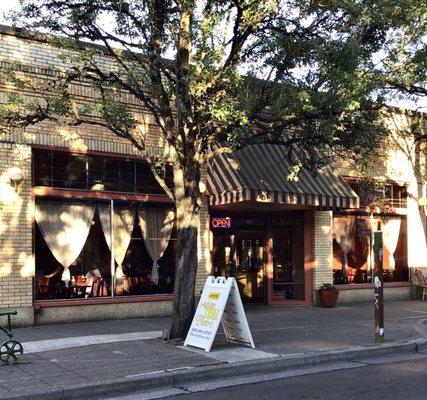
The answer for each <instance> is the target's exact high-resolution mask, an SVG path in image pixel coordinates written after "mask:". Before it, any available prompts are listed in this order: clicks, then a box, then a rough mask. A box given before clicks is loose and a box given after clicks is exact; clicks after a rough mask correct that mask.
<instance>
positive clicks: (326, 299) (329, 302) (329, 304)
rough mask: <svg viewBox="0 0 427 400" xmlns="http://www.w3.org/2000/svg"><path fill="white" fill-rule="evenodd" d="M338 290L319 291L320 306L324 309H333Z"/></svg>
mask: <svg viewBox="0 0 427 400" xmlns="http://www.w3.org/2000/svg"><path fill="white" fill-rule="evenodd" d="M338 293H339V290H338V289H335V290H319V301H320V305H321V306H322V307H325V308H334V307H335V305H336V304H337V300H338Z"/></svg>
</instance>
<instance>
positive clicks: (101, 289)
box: [90, 277, 108, 297]
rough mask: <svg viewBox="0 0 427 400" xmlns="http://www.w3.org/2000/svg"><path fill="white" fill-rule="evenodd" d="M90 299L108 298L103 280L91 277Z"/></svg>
mask: <svg viewBox="0 0 427 400" xmlns="http://www.w3.org/2000/svg"><path fill="white" fill-rule="evenodd" d="M90 296H91V297H102V296H104V297H105V296H108V293H107V285H106V283H105V281H104V279H103V278H96V277H93V283H92V290H91V294H90Z"/></svg>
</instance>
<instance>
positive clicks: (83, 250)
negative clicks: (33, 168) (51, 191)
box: [35, 201, 111, 300]
mask: <svg viewBox="0 0 427 400" xmlns="http://www.w3.org/2000/svg"><path fill="white" fill-rule="evenodd" d="M82 211H83V214H84V215H83V216H82ZM36 215H37V216H36V221H37V223H36V225H35V259H36V300H45V299H69V298H89V297H106V296H110V295H111V268H110V264H111V262H110V260H111V253H110V250H109V247H108V245H107V243H106V241H105V237H104V234H103V230H102V226H101V221H100V218H99V213H98V210H97V208H96V205H95V204H94V203H84V202H79V203H74V202H73V203H71V202H69V203H64V202H62V201H49V202H38V203H37V213H36ZM55 221H57V222H58V223H55ZM76 235H82V236H83V238H77V237H76ZM73 237H74V238H73ZM79 239H81V240H79ZM67 240H68V241H70V243H65V241H67ZM73 240H74V242H73ZM67 271H69V275H68V276H67Z"/></svg>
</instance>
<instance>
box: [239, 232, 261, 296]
mask: <svg viewBox="0 0 427 400" xmlns="http://www.w3.org/2000/svg"><path fill="white" fill-rule="evenodd" d="M264 253H265V250H264V244H263V240H262V235H261V234H260V233H259V232H256V231H240V232H238V233H237V234H236V280H237V284H238V285H239V289H240V293H241V295H242V297H243V298H244V299H245V300H246V301H263V299H264Z"/></svg>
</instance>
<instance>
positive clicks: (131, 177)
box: [33, 150, 173, 194]
mask: <svg viewBox="0 0 427 400" xmlns="http://www.w3.org/2000/svg"><path fill="white" fill-rule="evenodd" d="M161 174H162V175H163V177H164V179H165V181H166V183H167V185H168V186H169V187H172V186H173V179H172V167H171V166H170V165H166V166H165V169H164V171H162V172H161ZM33 185H35V186H48V187H57V188H69V189H85V190H99V191H109V192H122V193H149V194H164V190H163V189H162V188H161V186H160V185H159V184H158V182H157V181H156V179H155V178H154V176H153V174H152V172H151V169H150V167H149V165H148V164H147V163H145V162H142V161H135V160H128V159H119V158H111V157H100V156H92V155H90V156H88V155H81V154H70V153H65V152H54V151H42V150H34V151H33Z"/></svg>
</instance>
